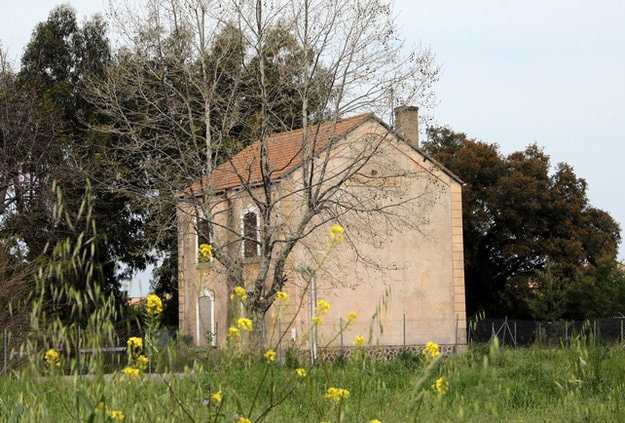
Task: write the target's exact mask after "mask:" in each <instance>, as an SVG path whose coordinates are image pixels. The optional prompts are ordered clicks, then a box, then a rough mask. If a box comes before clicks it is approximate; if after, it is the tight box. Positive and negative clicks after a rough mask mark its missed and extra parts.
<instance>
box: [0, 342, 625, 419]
mask: <svg viewBox="0 0 625 423" xmlns="http://www.w3.org/2000/svg"><path fill="white" fill-rule="evenodd" d="M362 351H364V350H360V352H357V353H356V354H354V356H353V357H352V358H350V359H347V360H343V361H340V362H336V363H320V364H317V365H315V366H312V367H310V366H308V367H306V366H302V367H300V364H298V363H296V360H293V359H290V360H288V363H289V365H284V364H279V363H278V360H276V361H272V357H271V356H263V355H262V354H261V353H258V354H238V355H233V354H224V353H223V352H219V351H216V350H213V351H204V352H203V351H195V352H193V353H191V352H189V351H179V353H180V355H179V356H177V357H175V356H174V357H170V358H169V359H168V360H162V361H168V362H171V363H179V364H180V363H187V365H186V366H185V367H186V369H185V370H183V371H180V372H176V373H168V372H166V371H165V372H163V373H160V374H158V375H146V374H143V373H141V374H139V375H127V374H124V373H123V372H120V373H117V374H113V375H106V376H105V375H103V374H101V375H99V376H98V375H94V376H92V377H86V376H75V377H74V376H61V375H57V374H55V372H57V370H58V369H56V368H55V367H54V366H47V365H46V364H45V363H44V364H42V365H41V366H39V367H37V368H36V369H35V368H33V367H30V368H27V369H25V370H24V371H22V372H18V373H14V374H13V375H11V376H8V377H6V378H1V379H0V392H1V393H2V395H0V410H1V411H0V420H1V421H22V422H44V421H45V422H71V421H76V422H78V421H80V422H87V421H96V422H97V421H119V420H122V417H123V419H124V420H125V421H128V422H185V421H188V422H211V421H220V422H241V423H242V422H248V421H265V422H326V421H327V422H338V421H342V422H371V421H373V422H375V421H380V422H410V421H433V420H435V421H439V422H445V421H449V422H492V421H501V422H619V421H623V414H624V411H625V410H624V409H623V407H624V405H625V352H624V351H623V350H622V349H621V348H605V347H586V346H584V345H583V343H581V342H580V343H573V345H572V346H571V348H568V349H564V348H562V349H560V348H558V349H545V348H538V347H534V348H528V349H521V350H504V349H500V348H498V346H497V345H496V344H493V345H490V346H482V347H472V348H469V349H468V350H466V351H464V352H460V353H458V354H456V355H452V356H442V355H440V356H438V357H436V358H430V359H428V358H427V357H425V356H423V355H415V354H405V355H403V356H401V357H400V358H398V359H396V360H394V361H391V362H376V361H373V360H371V359H369V358H367V357H366V354H364V353H362ZM182 353H184V357H182V355H183V354H182ZM192 359H193V360H192ZM193 361H195V363H196V364H195V365H191V364H190V363H192V362H193ZM298 369H299V370H298ZM58 373H60V372H58ZM161 375H162V376H161ZM441 378H442V379H441ZM437 380H438V381H439V384H438V386H437V385H436V382H437ZM332 388H335V389H332ZM248 419H249V420H248Z"/></svg>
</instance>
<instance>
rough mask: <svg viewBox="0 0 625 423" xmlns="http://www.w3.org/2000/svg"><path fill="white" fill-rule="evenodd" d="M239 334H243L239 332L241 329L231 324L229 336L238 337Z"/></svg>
mask: <svg viewBox="0 0 625 423" xmlns="http://www.w3.org/2000/svg"><path fill="white" fill-rule="evenodd" d="M239 336H241V332H239V329H237V328H235V327H234V326H230V327H229V328H228V338H238V337H239Z"/></svg>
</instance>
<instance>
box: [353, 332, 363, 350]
mask: <svg viewBox="0 0 625 423" xmlns="http://www.w3.org/2000/svg"><path fill="white" fill-rule="evenodd" d="M352 344H354V345H356V346H357V347H364V346H365V338H364V337H363V336H362V335H358V336H356V337H355V338H354V340H353V341H352Z"/></svg>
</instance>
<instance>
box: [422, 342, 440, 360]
mask: <svg viewBox="0 0 625 423" xmlns="http://www.w3.org/2000/svg"><path fill="white" fill-rule="evenodd" d="M421 354H423V355H424V356H426V357H427V358H436V357H438V355H439V354H440V352H439V350H438V344H437V343H435V342H428V343H427V344H425V348H424V349H423V351H421Z"/></svg>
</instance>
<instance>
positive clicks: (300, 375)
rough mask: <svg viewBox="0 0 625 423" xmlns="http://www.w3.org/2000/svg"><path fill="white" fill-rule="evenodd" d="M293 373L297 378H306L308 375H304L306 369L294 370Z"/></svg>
mask: <svg viewBox="0 0 625 423" xmlns="http://www.w3.org/2000/svg"><path fill="white" fill-rule="evenodd" d="M295 373H297V375H298V376H299V377H306V376H307V375H308V373H306V369H303V368H301V367H299V368H297V369H295Z"/></svg>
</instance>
